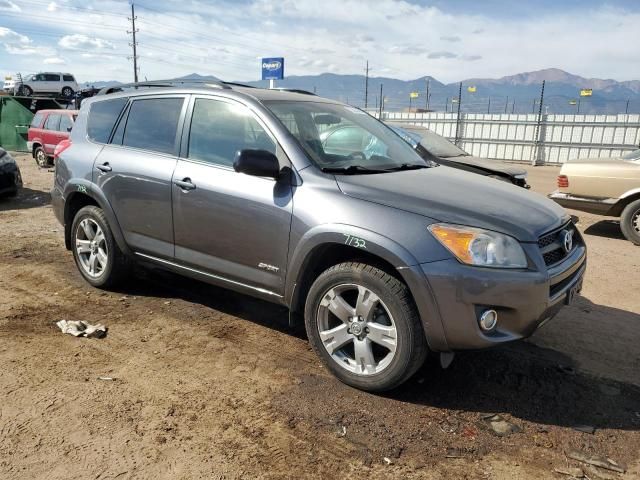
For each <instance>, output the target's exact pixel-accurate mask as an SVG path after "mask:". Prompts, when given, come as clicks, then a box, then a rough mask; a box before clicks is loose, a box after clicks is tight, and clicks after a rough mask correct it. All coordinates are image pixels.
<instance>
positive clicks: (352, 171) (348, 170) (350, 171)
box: [322, 165, 391, 175]
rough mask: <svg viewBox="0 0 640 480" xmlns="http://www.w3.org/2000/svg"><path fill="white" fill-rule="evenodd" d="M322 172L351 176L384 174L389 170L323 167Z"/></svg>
mask: <svg viewBox="0 0 640 480" xmlns="http://www.w3.org/2000/svg"><path fill="white" fill-rule="evenodd" d="M322 171H323V172H326V173H341V174H344V175H353V174H356V173H386V172H390V171H391V170H384V169H381V168H367V167H364V166H362V165H349V166H348V167H324V168H322Z"/></svg>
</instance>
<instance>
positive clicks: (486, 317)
mask: <svg viewBox="0 0 640 480" xmlns="http://www.w3.org/2000/svg"><path fill="white" fill-rule="evenodd" d="M497 324H498V312H496V311H495V310H485V311H484V312H482V315H480V328H482V330H484V331H485V332H489V331H491V330H493V329H494V328H496V325H497Z"/></svg>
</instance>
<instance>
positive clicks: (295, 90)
mask: <svg viewBox="0 0 640 480" xmlns="http://www.w3.org/2000/svg"><path fill="white" fill-rule="evenodd" d="M272 90H279V91H281V92H291V93H301V94H303V95H313V96H315V97H317V95H316V94H315V93H313V92H310V91H309V90H302V89H300V88H285V87H276V88H273V89H272Z"/></svg>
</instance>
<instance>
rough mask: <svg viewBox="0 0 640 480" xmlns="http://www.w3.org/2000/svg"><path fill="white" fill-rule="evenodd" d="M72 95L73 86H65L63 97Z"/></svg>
mask: <svg viewBox="0 0 640 480" xmlns="http://www.w3.org/2000/svg"><path fill="white" fill-rule="evenodd" d="M71 95H73V88H71V87H64V88H63V89H62V96H63V97H67V98H68V97H70V96H71Z"/></svg>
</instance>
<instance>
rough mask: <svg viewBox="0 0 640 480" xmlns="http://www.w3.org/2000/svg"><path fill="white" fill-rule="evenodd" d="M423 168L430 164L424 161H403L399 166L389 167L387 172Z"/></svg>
mask: <svg viewBox="0 0 640 480" xmlns="http://www.w3.org/2000/svg"><path fill="white" fill-rule="evenodd" d="M421 168H429V165H425V164H424V163H403V164H402V165H398V166H397V167H392V168H388V169H387V170H385V171H386V172H399V171H401V170H419V169H421Z"/></svg>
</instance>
